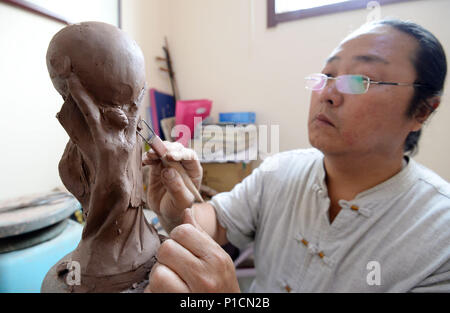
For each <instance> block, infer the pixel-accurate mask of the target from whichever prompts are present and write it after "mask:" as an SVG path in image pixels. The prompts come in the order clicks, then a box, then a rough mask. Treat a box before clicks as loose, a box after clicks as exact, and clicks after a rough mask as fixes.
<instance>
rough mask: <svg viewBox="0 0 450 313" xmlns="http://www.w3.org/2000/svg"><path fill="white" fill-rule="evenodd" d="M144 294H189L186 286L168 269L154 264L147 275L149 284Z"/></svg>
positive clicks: (162, 265) (157, 263)
mask: <svg viewBox="0 0 450 313" xmlns="http://www.w3.org/2000/svg"><path fill="white" fill-rule="evenodd" d="M144 292H153V293H155V292H161V293H162V292H179V293H186V292H190V290H189V287H188V286H187V284H186V283H185V282H184V281H183V280H182V279H181V278H180V276H178V275H177V273H175V272H174V271H172V270H171V269H170V268H168V267H167V266H165V265H164V264H161V263H159V262H156V263H155V265H153V268H152V271H151V272H150V275H149V283H148V285H147V287H146V288H145V291H144Z"/></svg>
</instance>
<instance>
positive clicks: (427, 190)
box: [210, 149, 450, 292]
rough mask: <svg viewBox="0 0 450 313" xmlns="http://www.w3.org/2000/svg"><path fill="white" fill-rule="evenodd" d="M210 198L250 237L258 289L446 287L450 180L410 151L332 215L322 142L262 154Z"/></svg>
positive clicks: (231, 227)
mask: <svg viewBox="0 0 450 313" xmlns="http://www.w3.org/2000/svg"><path fill="white" fill-rule="evenodd" d="M210 203H211V204H212V205H213V206H214V207H215V210H216V213H217V217H218V220H219V223H220V224H221V225H222V226H223V227H225V228H226V229H227V238H228V240H229V241H230V242H231V243H232V244H234V245H235V246H237V247H238V248H240V249H244V248H245V247H247V246H248V245H249V244H250V243H254V254H255V268H256V273H257V274H256V277H255V280H254V281H253V284H252V286H251V288H250V291H252V292H407V291H415V292H449V291H450V228H449V226H450V185H449V184H448V183H447V182H446V181H445V180H443V179H442V178H440V177H439V176H438V175H437V174H435V173H433V172H432V171H431V170H429V169H427V168H425V167H423V166H422V165H420V164H418V163H417V162H415V161H414V160H412V159H410V160H409V162H408V164H407V165H406V166H405V167H404V168H403V170H402V171H401V172H399V173H398V174H397V175H395V176H394V177H392V178H390V179H388V180H387V181H385V182H383V183H381V184H379V185H377V186H375V187H373V188H371V189H369V190H366V191H364V192H362V193H360V194H358V195H357V196H356V197H355V198H354V199H353V200H351V201H344V200H341V201H339V204H340V206H341V207H342V210H341V211H340V212H339V214H338V215H337V216H336V218H335V219H334V221H333V223H332V224H330V222H329V218H328V209H329V206H330V199H329V197H328V192H327V187H326V184H325V170H324V166H323V154H322V153H321V152H320V151H318V150H316V149H307V150H293V151H287V152H282V153H278V154H276V155H274V156H272V157H270V158H268V159H266V160H265V161H264V162H263V163H262V165H261V166H260V167H258V168H257V169H255V170H254V171H253V172H252V174H251V175H250V176H248V177H247V178H245V179H244V180H243V181H242V183H240V184H238V185H236V186H235V187H234V189H233V190H232V191H230V192H226V193H221V194H218V195H216V196H215V197H213V199H211V201H210Z"/></svg>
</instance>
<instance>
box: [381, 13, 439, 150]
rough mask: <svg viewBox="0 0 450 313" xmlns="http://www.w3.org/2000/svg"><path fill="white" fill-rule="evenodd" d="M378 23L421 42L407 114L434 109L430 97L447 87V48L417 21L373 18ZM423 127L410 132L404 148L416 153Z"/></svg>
mask: <svg viewBox="0 0 450 313" xmlns="http://www.w3.org/2000/svg"><path fill="white" fill-rule="evenodd" d="M374 24H375V25H389V26H391V27H393V28H395V29H397V30H399V31H401V32H403V33H406V34H408V35H410V36H412V37H414V38H415V39H416V40H417V42H418V43H419V46H418V48H417V51H416V54H415V56H414V57H413V58H412V60H411V61H412V63H413V65H414V68H415V70H416V73H417V78H416V80H415V82H414V83H415V84H420V86H415V87H414V96H413V99H412V101H411V103H410V105H409V108H408V110H407V116H408V117H411V118H412V117H414V115H415V114H417V113H419V112H428V113H431V112H432V111H433V108H432V107H431V106H430V105H429V104H428V102H427V100H428V99H430V98H431V97H434V96H440V95H441V94H442V92H443V89H444V82H445V77H446V75H447V59H446V56H445V51H444V48H443V47H442V45H441V43H440V42H439V40H438V39H437V38H436V37H435V36H434V35H433V34H432V33H431V32H429V31H428V30H426V29H425V28H423V27H422V26H420V25H417V24H416V23H413V22H409V21H402V20H397V19H387V20H380V21H376V22H374ZM421 132H422V130H418V131H415V132H410V133H409V135H408V137H407V138H406V141H405V144H404V152H405V153H407V154H411V155H412V154H415V153H416V152H417V144H418V141H419V138H420V135H421Z"/></svg>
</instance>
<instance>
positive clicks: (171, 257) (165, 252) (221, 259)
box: [157, 212, 239, 292]
mask: <svg viewBox="0 0 450 313" xmlns="http://www.w3.org/2000/svg"><path fill="white" fill-rule="evenodd" d="M189 214H190V213H189V212H187V214H186V215H187V216H185V221H188V222H190V223H193V224H182V225H180V226H178V227H176V228H174V229H173V230H172V232H171V233H170V238H171V239H168V240H166V241H164V243H163V244H162V245H161V247H160V248H159V250H158V255H157V259H158V262H160V263H161V264H164V265H165V266H167V267H168V268H169V269H171V270H172V271H174V272H175V273H176V274H177V275H178V276H179V277H180V278H181V279H182V280H183V281H184V282H185V283H186V285H187V286H188V287H189V289H190V290H191V292H238V291H239V284H238V282H237V278H236V273H235V270H234V264H233V261H232V260H231V258H230V256H229V255H228V254H227V253H226V252H225V251H224V250H223V249H222V248H221V247H220V246H219V245H218V244H217V243H216V242H214V240H213V239H212V238H211V237H209V236H208V234H206V233H205V232H204V231H202V230H201V229H198V228H197V227H199V225H198V224H197V222H196V221H195V218H194V217H193V216H192V215H189Z"/></svg>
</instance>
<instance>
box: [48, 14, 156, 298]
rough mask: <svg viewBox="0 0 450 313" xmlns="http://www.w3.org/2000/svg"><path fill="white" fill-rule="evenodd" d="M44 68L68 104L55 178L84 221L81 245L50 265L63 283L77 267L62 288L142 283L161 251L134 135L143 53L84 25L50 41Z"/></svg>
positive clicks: (114, 34)
mask: <svg viewBox="0 0 450 313" xmlns="http://www.w3.org/2000/svg"><path fill="white" fill-rule="evenodd" d="M47 67H48V70H49V73H50V77H51V79H52V82H53V85H54V86H55V88H56V89H57V91H58V92H59V93H60V94H61V96H62V97H63V99H64V100H65V102H64V104H63V106H62V108H61V111H60V112H59V113H58V114H57V118H58V120H59V122H60V123H61V125H62V126H63V127H64V129H65V130H66V132H67V133H68V135H69V137H70V140H69V142H68V144H67V146H66V149H65V151H64V155H63V157H62V159H61V161H60V163H59V173H60V177H61V179H62V181H63V183H64V185H65V186H66V188H67V189H68V190H69V191H70V192H71V193H72V194H73V195H74V196H75V197H76V198H77V199H78V200H79V201H80V203H81V204H82V207H83V214H84V216H85V219H86V225H85V227H84V229H83V235H82V240H81V241H80V243H79V245H78V247H77V248H76V249H75V250H74V251H73V252H72V253H71V254H70V255H68V256H66V257H65V258H64V259H63V260H61V261H60V262H59V263H58V264H57V265H56V266H55V268H56V270H55V271H56V274H57V275H58V276H59V281H64V277H63V276H64V275H63V274H64V273H65V272H67V270H66V271H65V272H64V270H65V269H66V267H65V264H66V263H67V262H70V261H76V262H79V264H80V266H81V285H74V286H70V288H69V286H67V289H66V290H68V291H75V292H118V291H123V290H126V289H128V288H130V287H131V286H133V285H136V284H139V283H141V282H142V281H145V279H147V277H148V273H149V271H150V269H151V267H152V266H153V264H154V262H155V255H156V252H157V250H158V248H159V245H160V239H159V236H158V234H157V232H156V230H155V229H154V228H153V227H152V226H151V225H149V224H148V223H147V221H146V219H145V216H144V214H143V201H142V199H143V197H142V194H143V188H142V171H141V169H142V168H141V166H142V165H141V155H142V151H141V150H142V148H141V146H142V144H141V140H140V137H138V136H137V133H136V130H137V127H138V122H139V116H138V108H139V105H140V103H141V101H142V98H143V94H144V91H145V66H144V57H143V54H142V51H141V50H140V48H139V47H138V46H137V44H136V43H135V42H134V41H133V40H132V39H131V38H130V37H128V36H127V35H126V34H125V33H124V32H123V31H122V30H120V29H118V28H116V27H114V26H112V25H109V24H105V23H100V22H85V23H80V24H75V25H70V26H67V27H65V28H64V29H62V30H61V31H60V32H58V33H57V34H56V35H55V36H54V37H53V39H52V40H51V42H50V45H49V48H48V52H47ZM49 274H50V272H49ZM49 274H48V275H47V276H49ZM51 279H52V278H51V277H47V278H46V280H45V281H44V284H43V288H42V289H43V291H45V289H46V284H47V289H51V287H50V286H49V284H50V285H51V284H52V283H51V282H49V280H50V281H51ZM48 291H52V290H48ZM53 291H54V290H53Z"/></svg>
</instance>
